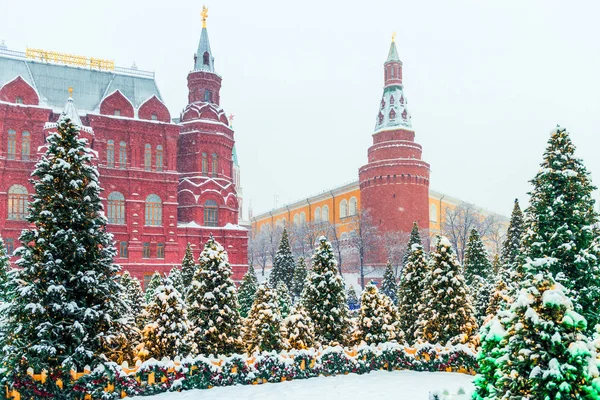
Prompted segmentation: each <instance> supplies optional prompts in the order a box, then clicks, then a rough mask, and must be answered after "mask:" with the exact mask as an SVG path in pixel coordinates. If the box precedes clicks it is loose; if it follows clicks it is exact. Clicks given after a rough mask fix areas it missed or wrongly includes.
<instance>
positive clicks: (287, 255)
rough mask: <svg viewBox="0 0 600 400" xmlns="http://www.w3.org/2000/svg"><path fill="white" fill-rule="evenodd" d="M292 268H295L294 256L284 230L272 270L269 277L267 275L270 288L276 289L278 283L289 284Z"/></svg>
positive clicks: (291, 279) (292, 274)
mask: <svg viewBox="0 0 600 400" xmlns="http://www.w3.org/2000/svg"><path fill="white" fill-rule="evenodd" d="M294 268H296V265H295V262H294V256H293V255H292V249H291V248H290V242H289V239H288V233H287V229H285V228H284V229H283V233H282V234H281V241H280V242H279V248H278V249H277V253H276V254H275V259H274V260H273V269H271V275H269V283H270V284H271V286H272V287H277V284H278V283H279V282H283V283H286V284H287V283H291V282H292V281H293V279H294Z"/></svg>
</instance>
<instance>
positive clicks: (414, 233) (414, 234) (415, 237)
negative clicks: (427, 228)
mask: <svg viewBox="0 0 600 400" xmlns="http://www.w3.org/2000/svg"><path fill="white" fill-rule="evenodd" d="M413 244H418V245H422V243H421V235H420V234H419V225H417V222H416V221H415V222H413V227H412V230H411V231H410V237H409V239H408V244H407V246H406V252H405V253H404V258H403V260H402V267H405V266H406V263H407V262H408V258H409V257H410V253H411V252H412V248H413Z"/></svg>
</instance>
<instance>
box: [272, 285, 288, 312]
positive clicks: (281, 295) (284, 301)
mask: <svg viewBox="0 0 600 400" xmlns="http://www.w3.org/2000/svg"><path fill="white" fill-rule="evenodd" d="M275 295H276V296H277V302H278V304H279V313H280V314H281V318H285V317H287V316H288V314H289V313H290V308H292V298H291V297H290V290H289V289H288V287H287V285H286V284H285V283H283V282H279V283H278V284H277V288H276V289H275Z"/></svg>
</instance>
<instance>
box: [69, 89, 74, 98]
mask: <svg viewBox="0 0 600 400" xmlns="http://www.w3.org/2000/svg"><path fill="white" fill-rule="evenodd" d="M69 97H73V87H71V86H69Z"/></svg>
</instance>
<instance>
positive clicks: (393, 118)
mask: <svg viewBox="0 0 600 400" xmlns="http://www.w3.org/2000/svg"><path fill="white" fill-rule="evenodd" d="M395 119H396V111H394V109H393V108H392V109H391V110H390V121H393V120H395Z"/></svg>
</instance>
